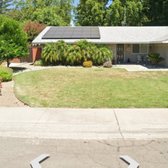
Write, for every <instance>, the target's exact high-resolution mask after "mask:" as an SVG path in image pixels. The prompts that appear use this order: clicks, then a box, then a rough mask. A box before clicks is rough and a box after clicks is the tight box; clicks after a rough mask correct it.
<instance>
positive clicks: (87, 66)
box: [83, 61, 93, 68]
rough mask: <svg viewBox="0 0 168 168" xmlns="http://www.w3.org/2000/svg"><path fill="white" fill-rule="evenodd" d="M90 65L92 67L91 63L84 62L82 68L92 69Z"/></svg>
mask: <svg viewBox="0 0 168 168" xmlns="http://www.w3.org/2000/svg"><path fill="white" fill-rule="evenodd" d="M92 65H93V63H92V61H84V62H83V67H85V68H90V67H92Z"/></svg>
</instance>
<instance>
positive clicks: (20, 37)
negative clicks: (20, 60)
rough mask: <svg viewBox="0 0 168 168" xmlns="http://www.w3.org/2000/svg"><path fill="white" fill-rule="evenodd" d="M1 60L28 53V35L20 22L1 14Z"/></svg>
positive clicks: (8, 62) (8, 61)
mask: <svg viewBox="0 0 168 168" xmlns="http://www.w3.org/2000/svg"><path fill="white" fill-rule="evenodd" d="M0 23H1V24H0V60H6V61H7V66H9V64H10V59H13V58H15V57H22V56H25V55H26V53H27V36H26V33H25V32H24V31H23V30H22V27H21V26H20V25H19V23H18V22H17V21H15V20H13V19H10V18H8V17H5V16H4V15H0Z"/></svg>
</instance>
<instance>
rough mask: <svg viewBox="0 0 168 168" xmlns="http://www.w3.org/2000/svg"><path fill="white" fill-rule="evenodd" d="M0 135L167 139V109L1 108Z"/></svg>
mask: <svg viewBox="0 0 168 168" xmlns="http://www.w3.org/2000/svg"><path fill="white" fill-rule="evenodd" d="M0 136H1V137H18V138H19V137H21V138H47V139H78V140H79V139H89V140H93V139H97V140H98V139H106V140H107V139H108V140H110V139H143V140H144V139H156V138H168V109H46V108H5V107H4V108H3V107H1V108H0Z"/></svg>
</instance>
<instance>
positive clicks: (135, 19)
mask: <svg viewBox="0 0 168 168" xmlns="http://www.w3.org/2000/svg"><path fill="white" fill-rule="evenodd" d="M107 11H108V12H107V22H108V25H109V26H111V25H113V26H121V25H127V26H140V25H143V23H144V22H146V20H147V18H146V16H145V15H144V13H143V3H142V2H141V1H138V0H127V1H125V0H114V1H113V3H112V4H111V5H110V6H109V8H108V9H107Z"/></svg>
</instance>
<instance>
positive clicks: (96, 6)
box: [75, 0, 105, 26]
mask: <svg viewBox="0 0 168 168" xmlns="http://www.w3.org/2000/svg"><path fill="white" fill-rule="evenodd" d="M104 6H105V4H104V3H102V2H98V1H96V0H86V1H80V4H79V5H78V7H77V9H76V11H75V13H76V21H77V25H81V26H91V25H92V26H101V25H104V24H105V10H104Z"/></svg>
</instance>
